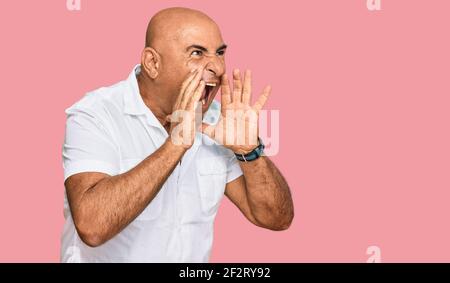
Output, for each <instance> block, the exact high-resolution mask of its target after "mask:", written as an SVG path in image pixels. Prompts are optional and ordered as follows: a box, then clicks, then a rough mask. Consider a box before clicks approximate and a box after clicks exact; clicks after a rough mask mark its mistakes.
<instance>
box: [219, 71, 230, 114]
mask: <svg viewBox="0 0 450 283" xmlns="http://www.w3.org/2000/svg"><path fill="white" fill-rule="evenodd" d="M220 93H221V96H220V102H221V104H222V105H223V106H225V105H228V104H230V103H231V89H230V82H229V81H228V76H227V75H226V74H224V75H222V80H221V82H220Z"/></svg>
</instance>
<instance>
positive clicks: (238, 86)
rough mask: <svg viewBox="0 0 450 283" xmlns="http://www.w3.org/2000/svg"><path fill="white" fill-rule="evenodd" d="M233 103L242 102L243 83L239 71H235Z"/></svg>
mask: <svg viewBox="0 0 450 283" xmlns="http://www.w3.org/2000/svg"><path fill="white" fill-rule="evenodd" d="M233 102H234V103H238V102H242V82H241V72H240V71H239V69H235V70H234V71H233Z"/></svg>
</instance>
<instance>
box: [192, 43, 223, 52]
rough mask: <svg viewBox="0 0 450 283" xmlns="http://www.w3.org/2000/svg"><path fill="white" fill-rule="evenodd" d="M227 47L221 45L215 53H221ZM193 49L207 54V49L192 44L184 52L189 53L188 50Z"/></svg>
mask: <svg viewBox="0 0 450 283" xmlns="http://www.w3.org/2000/svg"><path fill="white" fill-rule="evenodd" d="M227 47H228V46H227V45H226V44H222V45H221V46H220V47H219V48H217V50H216V52H219V51H222V50H224V49H226V48H227ZM193 48H194V49H199V50H201V51H204V52H208V49H207V48H206V47H203V46H201V45H198V44H192V45H190V46H188V48H186V51H189V49H193Z"/></svg>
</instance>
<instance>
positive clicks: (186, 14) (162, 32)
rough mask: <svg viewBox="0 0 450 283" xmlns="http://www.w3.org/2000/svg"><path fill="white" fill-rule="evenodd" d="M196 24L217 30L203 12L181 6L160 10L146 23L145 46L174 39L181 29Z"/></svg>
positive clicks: (179, 34) (178, 35) (180, 33)
mask: <svg viewBox="0 0 450 283" xmlns="http://www.w3.org/2000/svg"><path fill="white" fill-rule="evenodd" d="M196 26H202V27H205V26H209V27H211V28H212V29H216V30H217V31H219V27H218V26H217V24H216V23H215V22H214V21H213V20H212V19H211V18H210V17H209V16H208V15H206V14H205V13H203V12H200V11H197V10H193V9H189V8H182V7H174V8H167V9H164V10H161V11H159V12H158V13H156V14H155V15H154V16H153V17H152V18H151V20H150V22H149V23H148V26H147V33H146V36H145V46H146V47H149V46H153V47H155V46H156V45H159V43H160V42H161V41H166V42H167V41H171V40H176V39H177V38H178V37H180V36H182V32H183V30H186V29H189V28H193V27H194V28H195V27H196Z"/></svg>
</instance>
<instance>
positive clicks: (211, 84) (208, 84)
mask: <svg viewBox="0 0 450 283" xmlns="http://www.w3.org/2000/svg"><path fill="white" fill-rule="evenodd" d="M206 85H207V86H216V83H206Z"/></svg>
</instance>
